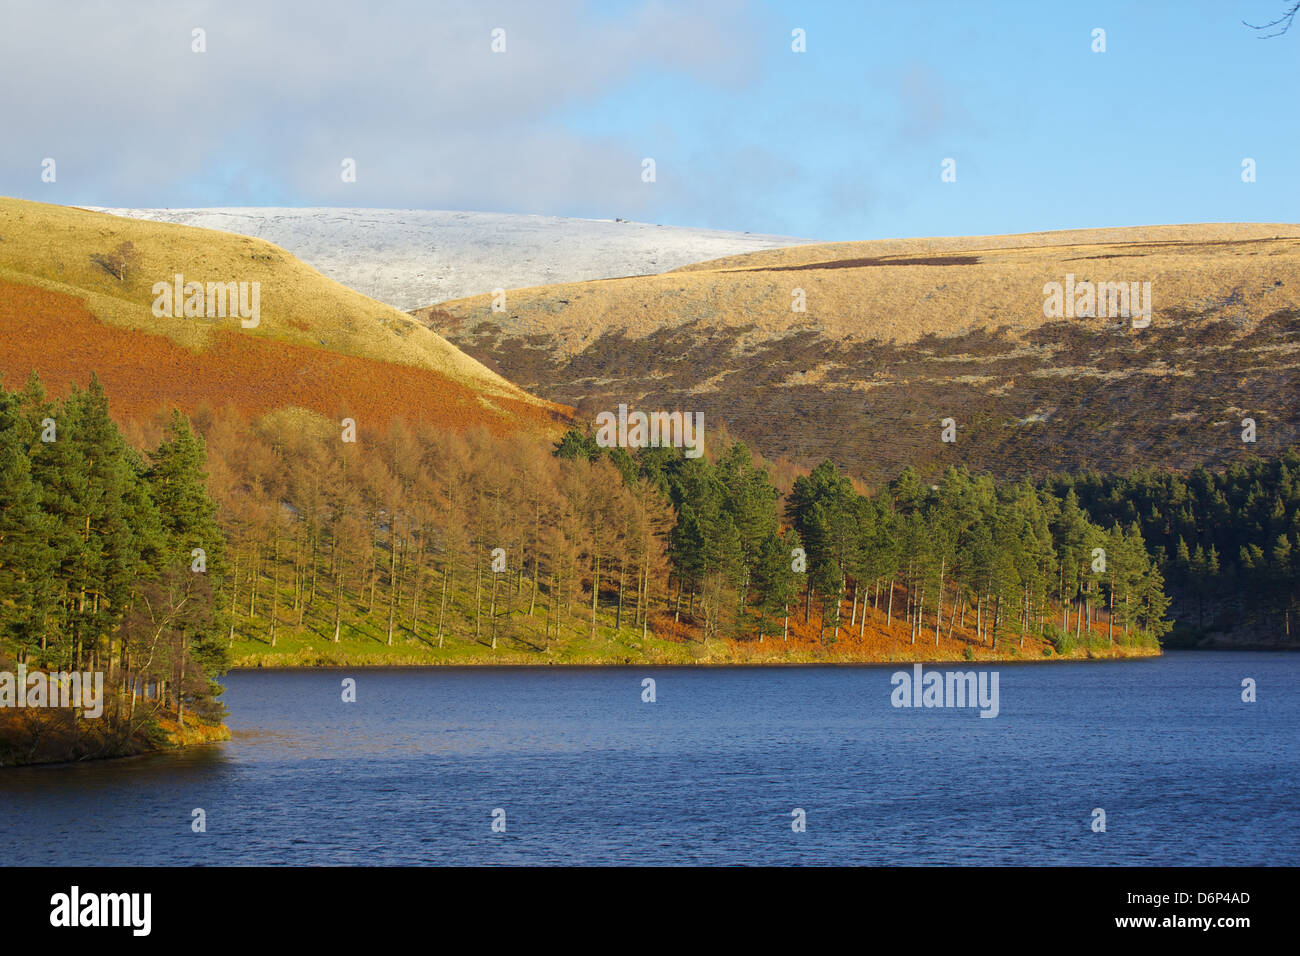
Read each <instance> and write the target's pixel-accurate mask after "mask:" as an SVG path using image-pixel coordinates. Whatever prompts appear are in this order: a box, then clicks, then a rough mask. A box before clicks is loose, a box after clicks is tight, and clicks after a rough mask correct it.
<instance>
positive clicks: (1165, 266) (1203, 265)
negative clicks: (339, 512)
mask: <svg viewBox="0 0 1300 956" xmlns="http://www.w3.org/2000/svg"><path fill="white" fill-rule="evenodd" d="M1067 273H1070V274H1073V275H1074V276H1075V278H1076V280H1078V281H1082V280H1085V279H1087V280H1091V281H1093V282H1110V281H1114V282H1126V283H1127V282H1150V283H1151V287H1152V305H1153V320H1152V324H1153V325H1154V326H1160V325H1169V324H1170V323H1172V322H1175V321H1177V316H1178V315H1179V314H1181V313H1184V312H1196V313H1205V312H1219V313H1221V314H1222V315H1223V316H1225V317H1239V318H1240V319H1241V321H1242V322H1243V324H1244V325H1245V326H1247V327H1249V326H1250V325H1251V323H1252V322H1253V321H1255V320H1257V319H1258V318H1261V317H1264V316H1267V315H1269V314H1271V313H1273V312H1276V311H1278V310H1282V309H1294V308H1297V306H1300V226H1297V225H1289V224H1286V225H1275V224H1254V223H1226V224H1207V225H1185V226H1145V227H1132V228H1115V229H1092V230H1072V231H1063V232H1049V233H1033V234H1026V235H1017V236H972V237H961V238H936V239H897V240H892V239H891V240H878V241H871V242H849V243H829V244H825V245H805V246H795V247H791V248H786V249H772V250H766V251H762V252H753V253H747V254H744V255H739V256H731V257H728V258H724V259H717V260H713V261H710V262H704V263H698V264H696V265H691V266H686V267H684V268H682V269H678V270H676V271H673V272H668V273H664V274H662V275H655V276H639V277H634V278H627V279H610V280H603V281H597V282H579V283H569V284H564V285H554V286H543V287H537V288H530V289H518V290H513V291H510V292H509V293H508V296H507V309H506V311H505V312H504V313H493V312H492V311H491V308H490V307H491V299H490V297H488V296H476V297H473V298H467V299H458V300H455V301H452V302H446V303H442V304H440V305H437V306H434V307H431V308H429V309H424V310H420V312H419V313H417V314H421V315H424V316H426V317H428V318H429V319H430V321H431V323H432V324H433V326H434V327H435V328H447V327H449V326H454V325H455V324H456V323H459V325H460V328H461V329H462V330H469V329H472V328H473V327H474V326H475V325H476V324H477V323H478V322H482V321H487V322H492V323H494V324H496V325H499V326H500V327H501V328H502V329H503V330H504V331H505V332H506V333H507V334H508V335H511V336H520V337H522V336H529V335H536V336H544V337H545V343H546V347H547V348H549V349H551V350H552V351H553V352H554V353H556V354H575V353H578V352H581V351H582V350H583V349H584V348H586V347H587V346H589V345H591V344H592V343H593V342H594V341H595V340H596V339H598V338H599V337H600V336H601V335H602V334H603V333H605V332H626V333H627V334H628V335H630V336H632V337H634V338H639V337H643V336H646V335H650V334H653V333H654V332H656V331H658V330H660V329H664V328H672V327H675V326H680V325H685V324H688V323H692V322H697V321H698V322H702V323H704V324H705V325H714V326H725V327H730V328H733V329H746V328H747V327H752V328H751V329H749V331H747V332H746V333H745V334H744V335H742V336H741V337H740V338H739V339H738V340H737V347H738V348H744V347H745V346H746V344H747V343H758V342H768V341H771V340H773V339H776V338H779V337H781V336H782V335H786V334H789V333H792V332H796V331H800V330H816V331H817V332H819V333H820V334H821V335H823V336H824V337H826V338H829V339H840V340H845V341H869V340H873V339H874V340H879V341H882V342H893V343H895V344H907V343H911V342H915V341H917V340H918V339H920V338H922V337H923V336H925V335H927V334H934V335H940V336H949V335H961V334H966V333H970V332H972V331H975V330H978V329H989V330H997V329H999V328H1006V329H1007V330H1008V332H1009V333H1010V334H1012V335H1013V336H1014V335H1019V334H1023V333H1025V332H1028V331H1031V330H1033V329H1035V328H1037V327H1039V326H1040V325H1042V324H1043V323H1044V322H1046V321H1048V319H1047V318H1046V317H1045V316H1044V315H1043V302H1044V295H1043V286H1044V284H1045V283H1047V282H1062V281H1063V280H1064V278H1065V276H1066V274H1067ZM795 289H802V290H803V293H804V295H805V296H806V303H807V310H806V311H805V312H796V311H794V310H793V309H792V308H791V305H792V293H793V292H794V290H795ZM1075 321H1078V322H1080V323H1091V324H1096V325H1104V324H1106V323H1108V322H1109V323H1111V324H1114V321H1115V320H1113V319H1107V318H1093V319H1077V320H1075ZM536 341H542V340H540V339H539V340H536Z"/></svg>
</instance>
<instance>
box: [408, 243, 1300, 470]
mask: <svg viewBox="0 0 1300 956" xmlns="http://www.w3.org/2000/svg"><path fill="white" fill-rule="evenodd" d="M1067 274H1070V275H1073V276H1074V277H1075V280H1076V281H1079V282H1081V281H1083V280H1089V281H1092V282H1110V281H1114V282H1125V283H1129V282H1150V283H1151V300H1152V306H1153V309H1152V321H1151V324H1150V327H1148V328H1136V329H1135V328H1133V327H1132V325H1131V323H1130V322H1129V321H1126V320H1122V319H1118V318H1103V317H1097V318H1048V317H1046V316H1045V315H1044V309H1043V306H1044V299H1045V296H1044V293H1043V287H1044V285H1045V283H1048V282H1064V281H1065V277H1066V275H1067ZM795 290H802V293H803V295H804V296H805V297H806V311H804V312H798V311H794V310H793V309H792V302H793V301H794V300H793V298H792V295H793V293H794V292H795ZM490 307H491V302H490V299H489V298H487V297H476V298H471V299H461V300H457V301H453V302H445V303H442V304H439V305H436V306H431V307H429V308H426V309H423V310H419V311H418V312H417V313H416V314H417V315H418V316H419V317H420V318H422V319H423V320H424V321H426V322H427V323H429V325H430V326H431V327H432V328H434V329H435V330H437V331H439V332H441V333H442V334H443V335H445V336H447V338H448V339H449V340H451V341H452V342H454V343H456V344H457V345H459V346H460V347H462V348H464V349H465V350H466V351H467V352H469V353H470V354H471V355H474V356H475V357H477V358H479V359H481V360H482V361H483V362H484V363H485V364H488V365H490V366H491V367H492V368H493V369H494V370H496V371H499V372H501V373H502V374H504V375H506V376H507V377H509V378H510V379H511V380H512V381H515V382H518V383H519V384H520V385H521V386H523V387H525V388H527V389H529V390H531V391H533V392H535V393H537V394H541V395H544V396H546V397H548V398H551V399H553V400H556V401H562V402H565V403H567V404H571V405H575V406H579V409H580V411H581V412H583V413H584V414H589V413H592V412H595V411H598V410H603V409H612V408H614V407H616V406H617V404H618V403H619V402H627V403H629V404H634V405H639V406H641V407H643V408H682V409H686V410H691V411H702V412H704V414H705V421H706V428H707V423H708V422H710V421H712V422H713V423H715V428H716V424H719V423H722V422H725V423H726V424H727V425H728V426H729V428H730V430H731V431H732V432H733V433H735V434H738V435H740V436H741V437H743V438H745V439H746V440H748V441H749V442H751V443H752V444H753V445H755V446H756V447H757V448H758V449H759V450H760V451H762V452H763V454H764V455H765V456H767V457H769V458H772V459H778V458H787V459H790V460H793V461H796V462H800V463H803V464H812V463H814V462H816V461H818V460H820V459H822V458H825V457H830V458H832V459H833V460H835V461H837V462H839V463H840V464H842V465H843V466H845V467H847V468H848V469H850V470H851V471H853V472H855V473H857V474H859V475H861V476H863V477H866V478H869V479H878V478H882V477H885V476H888V475H891V474H894V473H896V472H897V471H898V470H899V468H900V467H902V466H903V465H905V464H909V463H911V464H915V465H917V466H919V467H921V468H922V469H923V470H927V471H930V472H931V473H934V472H936V471H937V470H938V469H939V468H940V467H941V466H943V465H946V464H948V463H952V462H954V461H964V462H966V463H967V464H969V465H971V466H972V467H974V468H977V469H989V470H992V471H994V472H995V473H996V474H1000V475H1022V474H1026V473H1030V474H1039V475H1041V474H1046V473H1048V472H1051V471H1054V470H1059V469H1062V468H1073V467H1080V466H1083V465H1093V466H1096V467H1099V468H1105V469H1108V470H1110V469H1125V468H1128V467H1132V466H1135V465H1139V464H1144V463H1160V464H1168V465H1173V466H1179V467H1191V466H1193V465H1195V464H1199V463H1210V464H1219V463H1223V462H1225V461H1229V460H1232V459H1234V458H1238V457H1241V456H1243V455H1245V454H1247V453H1251V452H1258V453H1260V454H1269V453H1275V452H1277V451H1280V450H1281V449H1283V448H1285V447H1286V446H1287V445H1289V444H1291V443H1293V442H1295V441H1296V440H1297V439H1298V438H1300V431H1297V425H1296V419H1295V417H1294V415H1292V414H1291V411H1290V410H1291V407H1292V405H1293V404H1294V397H1295V382H1296V367H1297V362H1298V356H1300V341H1298V340H1297V334H1298V333H1300V323H1298V322H1297V319H1298V318H1300V226H1294V225H1268V224H1223V225H1193V226H1153V227H1142V228H1129V229H1099V230H1077V231H1070V232H1059V233H1037V234H1031V235H1022V236H999V237H969V238H957V239H911V240H888V241H877V242H860V243H837V244H828V245H808V246H798V247H793V248H789V249H779V250H769V251H763V252H755V253H751V254H747V255H743V256H734V257H730V258H726V259H720V260H715V261H712V262H706V263H700V264H697V265H694V266H689V267H686V268H683V269H679V270H676V271H673V272H668V273H664V274H662V275H657V276H644V277H637V278H630V279H616V280H607V281H601V282H588V283H573V284H568V285H560V286H547V287H541V288H532V289H522V290H515V291H512V292H510V293H509V294H508V297H507V309H506V311H505V312H504V313H493V312H492V311H491V308H490ZM947 417H953V418H955V419H956V421H957V424H958V429H959V437H958V441H957V442H956V443H955V444H946V443H942V442H940V440H939V439H940V425H939V423H940V420H941V419H943V418H947ZM1243 417H1253V418H1255V419H1256V422H1257V424H1258V437H1257V443H1256V444H1255V445H1245V444H1244V443H1243V442H1242V441H1241V440H1240V432H1241V419H1242V418H1243Z"/></svg>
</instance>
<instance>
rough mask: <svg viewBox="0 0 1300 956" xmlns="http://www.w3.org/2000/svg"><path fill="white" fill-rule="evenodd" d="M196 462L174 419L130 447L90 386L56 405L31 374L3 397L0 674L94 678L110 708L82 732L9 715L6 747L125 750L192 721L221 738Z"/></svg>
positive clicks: (222, 661)
mask: <svg viewBox="0 0 1300 956" xmlns="http://www.w3.org/2000/svg"><path fill="white" fill-rule="evenodd" d="M203 459H204V453H203V442H202V440H201V439H200V438H198V437H197V436H196V435H195V434H194V433H193V431H192V429H191V427H190V423H189V422H188V420H187V419H186V418H185V417H184V416H182V415H180V414H179V413H174V414H173V415H172V416H171V418H170V420H169V422H168V423H167V425H166V428H165V434H164V435H163V437H162V439H161V440H160V441H159V442H158V443H157V444H156V446H155V447H153V448H152V449H151V450H150V451H148V452H147V453H144V454H141V453H140V452H138V451H136V450H135V449H134V448H132V447H131V446H129V445H128V444H127V442H126V441H125V439H124V438H123V435H122V433H121V431H120V430H119V429H118V427H117V425H116V424H115V423H114V421H113V419H112V418H111V417H110V415H109V408H108V399H107V396H106V395H105V394H104V390H103V388H102V387H101V386H100V384H99V382H98V381H97V380H92V381H91V383H90V386H89V387H88V388H87V389H86V390H84V391H83V390H79V389H73V390H72V391H71V393H70V394H69V395H68V396H67V397H66V398H64V399H63V400H62V401H51V400H49V399H48V398H47V396H46V394H45V390H44V388H43V387H42V385H41V383H40V381H39V379H38V378H36V377H35V376H34V375H33V376H32V377H31V378H30V379H29V380H28V382H27V384H26V386H25V387H24V388H23V389H21V390H20V391H9V390H7V389H0V669H3V670H6V671H10V670H12V665H13V664H14V663H21V664H25V665H26V666H27V667H28V668H29V669H32V670H37V669H39V670H43V671H46V672H60V671H61V672H72V671H82V670H85V671H96V672H102V673H103V674H104V675H105V688H106V692H105V693H106V697H107V708H106V709H107V713H106V715H105V717H106V718H107V719H106V720H105V721H104V722H103V723H101V722H100V721H84V722H81V723H86V724H88V725H89V726H88V727H87V728H86V729H85V732H84V733H83V731H82V729H81V728H80V726H79V722H78V721H76V720H71V719H64V720H60V719H59V718H60V715H57V714H53V713H51V714H43V713H34V712H31V711H27V712H13V711H9V712H7V713H5V714H4V715H3V716H4V718H5V720H6V724H5V729H6V733H5V734H3V735H0V736H3V738H4V739H3V740H0V743H2V744H4V745H5V747H6V748H15V749H19V750H25V751H35V750H37V749H39V748H41V747H43V746H44V747H47V748H48V747H53V748H55V749H59V748H62V747H66V748H67V753H68V755H69V756H81V755H84V754H85V753H87V752H91V751H97V752H101V753H103V752H123V751H131V750H135V749H139V748H146V749H147V748H148V747H150V746H152V745H153V744H154V743H155V742H157V740H158V739H159V738H160V736H165V735H166V734H167V726H168V725H169V724H174V725H183V724H184V723H185V722H186V719H187V717H188V718H190V720H191V723H198V724H203V725H212V724H217V725H219V721H220V718H221V717H222V716H223V710H222V707H221V705H220V703H219V702H218V700H217V698H218V696H219V694H220V690H221V688H220V685H219V684H217V683H216V682H215V681H214V680H213V678H214V677H215V676H217V675H219V674H220V673H222V672H223V671H224V670H225V668H226V653H225V652H226V648H225V646H223V645H222V644H221V642H220V641H219V639H218V638H219V637H220V633H219V629H218V627H217V623H218V621H217V615H216V613H215V608H216V601H215V598H216V594H217V591H218V589H219V587H220V582H221V579H222V573H223V568H224V547H225V545H224V537H223V534H222V531H221V529H220V527H219V526H218V523H217V519H216V507H215V504H214V503H213V501H212V500H211V498H210V497H209V495H208V493H207V487H206V477H205V474H204V471H203V464H204V461H203ZM61 716H62V717H63V718H70V717H72V716H73V715H70V714H63V715H61ZM68 734H71V736H72V738H74V739H73V740H71V741H68V740H60V741H56V740H55V739H54V738H62V737H64V736H66V735H68ZM3 756H4V754H0V757H3ZM0 762H4V761H3V760H0Z"/></svg>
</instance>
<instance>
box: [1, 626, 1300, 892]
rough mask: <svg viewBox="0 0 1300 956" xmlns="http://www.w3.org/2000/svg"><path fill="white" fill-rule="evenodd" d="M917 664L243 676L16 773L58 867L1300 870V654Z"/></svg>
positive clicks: (15, 809)
mask: <svg viewBox="0 0 1300 956" xmlns="http://www.w3.org/2000/svg"><path fill="white" fill-rule="evenodd" d="M911 667H912V665H911V664H898V665H874V666H861V667H845V666H841V667H774V668H542V667H535V668H477V667H471V668H456V669H453V668H403V669H378V670H367V669H359V668H354V669H341V670H293V671H291V670H265V671H240V672H235V673H232V674H230V675H229V676H228V677H227V678H226V679H225V684H226V688H227V690H226V693H225V695H224V698H223V700H224V701H225V703H226V705H227V707H228V708H229V710H230V717H229V718H228V720H227V723H228V724H229V726H230V728H231V731H232V734H233V739H232V740H231V741H229V742H225V743H220V744H211V745H206V746H203V747H198V748H194V749H191V750H187V751H183V752H177V753H169V754H159V755H150V756H144V757H134V758H128V759H122V760H108V761H99V762H94V763H84V764H80V765H63V766H47V767H23V768H14V769H6V770H2V771H0V834H2V835H3V837H4V844H5V847H6V862H7V863H10V864H36V865H40V864H67V865H100V864H125V865H133V864H149V865H241V864H362V863H364V864H416V865H418V864H631V865H642V864H812V865H825V864H869V865H915V864H1013V865H1014V864H1036V865H1053V864H1084V865H1121V866H1123V865H1137V864H1154V865H1161V864H1165V865H1191V864H1196V865H1218V864H1223V865H1250V864H1264V865H1280V864H1287V865H1297V864H1300V814H1298V813H1297V811H1298V810H1300V797H1298V795H1297V781H1300V748H1298V747H1297V742H1298V741H1300V655H1297V654H1285V653H1245V652H1240V653H1238V652H1170V653H1167V654H1166V655H1165V656H1164V657H1161V658H1155V659H1149V660H1132V661H1116V662H1080V663H1051V662H1044V663H1034V664H1010V663H1004V664H994V665H992V666H986V665H984V664H982V663H981V665H980V666H978V667H977V666H976V665H975V664H965V665H963V664H940V665H933V668H931V667H930V665H927V670H930V669H935V670H939V671H949V670H952V671H967V670H974V671H976V672H980V671H993V670H995V671H997V672H998V675H999V684H998V686H999V688H1000V695H999V696H1000V702H999V703H1000V706H999V709H998V713H997V715H996V717H995V718H993V719H982V718H981V717H980V713H979V711H978V710H976V709H973V708H960V707H949V708H944V707H936V708H924V707H912V708H899V707H895V706H892V705H891V702H890V696H891V691H892V690H893V687H892V685H891V676H892V675H894V674H895V673H897V672H899V671H903V670H908V671H910V670H911ZM345 678H353V679H355V681H356V701H355V703H344V702H343V700H342V696H343V695H342V682H343V680H344V679H345ZM645 678H652V679H653V681H654V698H655V699H654V702H652V703H650V702H646V701H644V700H643V694H645V693H646V692H645V691H644V690H643V681H644V680H645ZM1247 678H1250V679H1253V680H1254V681H1255V684H1256V696H1257V700H1256V702H1254V703H1246V702H1243V700H1242V693H1243V688H1242V682H1243V680H1245V679H1247ZM196 809H201V810H203V816H204V818H205V823H206V832H201V833H196V832H194V831H193V829H192V825H191V824H192V820H193V819H194V815H193V811H194V810H196ZM1097 809H1101V810H1104V812H1105V827H1106V829H1105V832H1095V831H1094V829H1093V827H1094V819H1095V814H1094V811H1095V810H1097ZM797 811H802V819H803V821H805V828H804V829H803V831H802V832H797V829H796V828H795V827H792V823H793V822H796V821H797V820H798V819H799V818H800V814H799V813H797ZM494 820H495V821H496V822H497V829H496V830H494V828H493V824H494ZM502 825H504V831H502V830H501V826H502Z"/></svg>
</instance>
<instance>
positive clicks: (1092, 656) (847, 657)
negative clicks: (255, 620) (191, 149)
mask: <svg viewBox="0 0 1300 956" xmlns="http://www.w3.org/2000/svg"><path fill="white" fill-rule="evenodd" d="M701 650H705V649H703V648H701ZM1017 651H1018V649H1017ZM488 654H492V656H491V657H489V656H488ZM1162 656H1164V648H1162V647H1146V646H1127V645H1124V646H1121V645H1118V644H1117V645H1115V646H1114V647H1108V648H1104V649H1101V648H1092V649H1090V648H1077V649H1075V650H1073V651H1071V652H1070V653H1068V654H1057V653H1052V654H1048V655H1045V654H1042V653H1041V652H1040V653H1039V654H1038V655H1034V654H1031V653H1019V652H1017V653H1006V654H1003V653H975V654H973V655H972V656H971V657H966V656H965V655H964V654H944V653H940V654H932V653H918V654H908V653H889V654H884V655H879V654H855V653H840V654H836V653H816V652H809V651H800V652H790V653H784V654H773V655H768V654H760V653H757V652H753V653H749V654H734V653H732V654H727V653H709V652H708V651H707V650H705V653H702V654H700V655H699V656H695V657H692V658H690V659H683V658H682V656H681V655H679V654H676V655H671V656H668V655H659V654H649V655H642V654H636V655H631V654H610V655H607V656H605V657H604V658H603V659H588V658H586V657H585V656H584V655H578V656H575V657H573V658H571V659H566V658H564V657H561V656H560V655H555V656H553V657H551V658H549V659H543V660H539V659H538V658H537V657H536V656H535V655H528V654H524V653H521V652H516V651H507V652H505V653H500V652H488V653H485V654H482V655H474V656H468V657H459V658H455V659H446V658H444V659H438V658H430V657H411V656H398V655H391V654H386V653H383V652H362V653H360V654H355V653H353V654H348V653H344V654H337V655H335V654H319V653H316V652H312V653H303V652H297V653H293V654H261V655H245V656H243V657H240V658H237V659H236V661H235V663H234V664H232V666H231V668H230V670H231V671H232V672H233V671H258V670H330V669H341V668H349V667H351V668H356V667H361V668H387V669H402V668H474V667H512V668H549V667H580V668H601V667H611V668H615V667H616V668H627V667H756V668H757V667H839V666H851V667H863V666H873V665H879V666H885V665H891V664H918V663H919V664H965V665H971V666H980V665H987V664H989V663H998V664H1037V663H1053V662H1070V661H1074V662H1080V661H1099V662H1100V661H1124V660H1143V659H1150V658H1158V657H1162Z"/></svg>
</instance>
